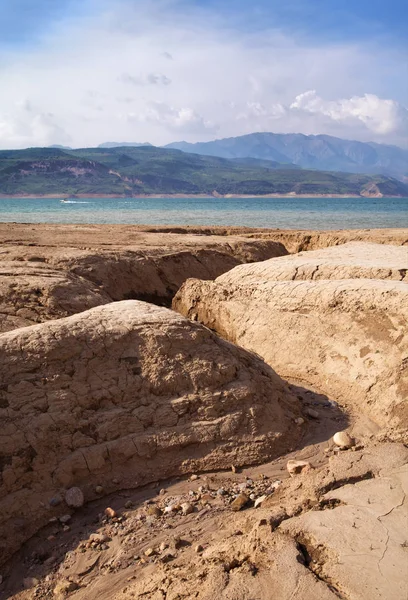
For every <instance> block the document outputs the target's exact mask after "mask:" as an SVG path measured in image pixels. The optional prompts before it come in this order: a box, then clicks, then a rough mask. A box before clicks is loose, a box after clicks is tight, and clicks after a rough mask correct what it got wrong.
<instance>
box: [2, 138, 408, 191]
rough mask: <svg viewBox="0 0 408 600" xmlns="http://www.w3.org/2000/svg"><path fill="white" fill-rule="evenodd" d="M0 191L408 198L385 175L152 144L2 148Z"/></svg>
mask: <svg viewBox="0 0 408 600" xmlns="http://www.w3.org/2000/svg"><path fill="white" fill-rule="evenodd" d="M0 194H1V195H3V196H19V195H23V196H24V195H50V194H51V195H53V194H55V195H60V194H62V195H71V194H75V195H87V194H95V195H98V194H100V195H118V196H138V195H143V194H214V195H227V194H236V195H263V194H281V195H282V194H304V195H308V194H311V195H314V194H322V195H326V194H344V195H363V196H378V195H384V196H387V195H388V196H408V186H407V185H405V184H403V183H401V182H399V181H397V180H395V179H392V178H389V177H384V176H369V175H356V174H348V173H330V172H321V171H311V170H303V169H300V168H297V167H296V166H294V165H285V166H283V165H281V164H279V163H278V162H276V161H269V160H265V159H254V158H250V159H245V160H243V159H239V160H236V159H234V160H229V159H224V158H217V157H212V156H211V157H210V156H200V155H196V154H187V153H185V152H182V151H180V150H169V149H163V148H156V147H153V146H143V147H120V148H84V149H80V150H62V149H59V148H30V149H27V150H10V151H8V150H5V151H0Z"/></svg>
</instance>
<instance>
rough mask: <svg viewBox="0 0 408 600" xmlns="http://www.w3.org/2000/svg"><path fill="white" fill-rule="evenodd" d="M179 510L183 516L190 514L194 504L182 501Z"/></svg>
mask: <svg viewBox="0 0 408 600" xmlns="http://www.w3.org/2000/svg"><path fill="white" fill-rule="evenodd" d="M181 511H182V513H183V515H184V516H187V515H190V514H191V513H192V512H194V506H193V505H192V504H190V502H184V503H183V504H182V505H181Z"/></svg>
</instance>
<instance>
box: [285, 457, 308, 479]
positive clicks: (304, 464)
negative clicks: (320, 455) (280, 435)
mask: <svg viewBox="0 0 408 600" xmlns="http://www.w3.org/2000/svg"><path fill="white" fill-rule="evenodd" d="M286 468H287V470H288V473H289V475H292V476H293V475H298V474H299V473H303V472H306V471H310V469H311V468H312V466H311V464H310V462H308V461H306V460H288V462H287V465H286Z"/></svg>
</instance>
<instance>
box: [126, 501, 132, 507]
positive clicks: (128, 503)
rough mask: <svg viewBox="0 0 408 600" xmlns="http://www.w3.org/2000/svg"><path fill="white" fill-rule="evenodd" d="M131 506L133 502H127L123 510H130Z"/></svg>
mask: <svg viewBox="0 0 408 600" xmlns="http://www.w3.org/2000/svg"><path fill="white" fill-rule="evenodd" d="M132 506H133V502H132V500H128V501H127V502H126V503H125V508H132Z"/></svg>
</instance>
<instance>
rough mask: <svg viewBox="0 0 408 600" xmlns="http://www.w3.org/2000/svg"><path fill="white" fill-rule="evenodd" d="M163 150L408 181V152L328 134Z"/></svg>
mask: <svg viewBox="0 0 408 600" xmlns="http://www.w3.org/2000/svg"><path fill="white" fill-rule="evenodd" d="M166 148H173V149H177V150H182V151H183V152H193V153H195V154H202V155H205V156H219V157H223V158H246V157H252V158H258V159H267V160H274V161H277V162H279V163H283V164H285V163H286V164H295V165H298V166H300V167H302V168H304V169H318V170H323V171H344V172H348V173H368V174H382V175H389V176H391V177H395V178H397V179H399V180H401V181H406V182H408V150H404V149H402V148H399V147H397V146H387V145H384V144H376V143H374V142H357V141H352V140H343V139H340V138H337V137H332V136H330V135H303V134H301V133H288V134H280V133H251V134H248V135H243V136H239V137H231V138H225V139H220V140H214V141H212V142H198V143H195V144H191V143H188V142H175V143H173V144H168V145H167V146H166Z"/></svg>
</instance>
